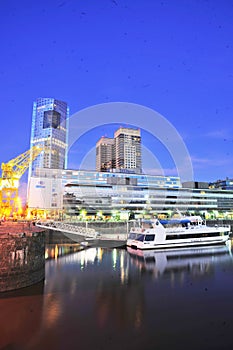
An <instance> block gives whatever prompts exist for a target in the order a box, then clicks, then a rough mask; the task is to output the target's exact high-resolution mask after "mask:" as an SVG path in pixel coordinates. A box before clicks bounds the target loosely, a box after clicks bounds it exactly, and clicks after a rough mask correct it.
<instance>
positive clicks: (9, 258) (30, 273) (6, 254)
mask: <svg viewBox="0 0 233 350" xmlns="http://www.w3.org/2000/svg"><path fill="white" fill-rule="evenodd" d="M2 229H3V227H1V230H0V292H5V291H10V290H15V289H19V288H24V287H28V286H30V285H33V284H35V283H38V282H40V281H42V280H43V279H44V277H45V257H44V256H45V234H44V232H42V231H36V230H35V229H33V230H30V231H27V230H25V228H24V230H20V228H19V227H17V228H16V226H15V225H14V226H13V228H12V227H10V226H9V225H5V224H4V231H5V232H6V233H4V232H2ZM18 231H21V232H18Z"/></svg>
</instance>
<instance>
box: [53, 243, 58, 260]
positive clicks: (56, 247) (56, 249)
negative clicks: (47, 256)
mask: <svg viewBox="0 0 233 350" xmlns="http://www.w3.org/2000/svg"><path fill="white" fill-rule="evenodd" d="M57 257H58V246H57V244H56V246H55V253H54V258H55V260H57Z"/></svg>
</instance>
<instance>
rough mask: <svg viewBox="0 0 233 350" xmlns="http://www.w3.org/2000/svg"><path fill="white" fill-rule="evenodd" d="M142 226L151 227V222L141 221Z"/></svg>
mask: <svg viewBox="0 0 233 350" xmlns="http://www.w3.org/2000/svg"><path fill="white" fill-rule="evenodd" d="M142 228H145V229H147V228H153V224H152V222H150V221H148V222H143V223H142Z"/></svg>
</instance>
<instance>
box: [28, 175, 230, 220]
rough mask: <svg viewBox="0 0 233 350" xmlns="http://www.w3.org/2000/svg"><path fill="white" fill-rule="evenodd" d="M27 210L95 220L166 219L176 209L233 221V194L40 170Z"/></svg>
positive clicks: (165, 181) (148, 179)
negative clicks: (230, 217)
mask: <svg viewBox="0 0 233 350" xmlns="http://www.w3.org/2000/svg"><path fill="white" fill-rule="evenodd" d="M28 205H29V208H31V209H33V208H41V209H43V208H44V209H45V208H46V209H57V210H62V211H63V212H64V214H65V217H68V218H69V217H70V218H71V217H73V218H74V217H77V216H79V214H80V211H82V210H85V212H86V213H87V214H88V215H93V216H95V215H96V214H97V213H99V212H102V213H103V215H106V216H110V215H112V213H113V212H116V211H117V212H121V213H131V212H133V213H137V214H143V213H146V212H147V213H150V214H162V213H164V214H167V213H169V212H171V211H175V210H177V209H178V210H180V211H181V212H186V211H191V212H200V213H205V214H208V213H210V212H211V213H213V215H215V214H216V213H217V212H218V211H219V212H223V211H225V212H227V213H228V214H229V215H231V213H232V215H233V191H223V190H220V189H200V188H183V187H182V186H181V183H180V178H179V177H173V176H170V177H169V176H154V175H145V174H125V173H113V172H95V171H85V170H52V169H51V170H50V169H40V170H39V172H38V174H37V176H35V177H33V178H32V186H31V188H30V193H29V200H28ZM214 213H215V214H214ZM211 215H212V214H211Z"/></svg>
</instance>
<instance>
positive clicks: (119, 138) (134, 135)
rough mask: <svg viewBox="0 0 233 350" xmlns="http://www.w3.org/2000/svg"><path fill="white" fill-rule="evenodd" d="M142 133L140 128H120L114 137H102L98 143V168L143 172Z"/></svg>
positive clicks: (102, 169) (98, 169)
mask: <svg viewBox="0 0 233 350" xmlns="http://www.w3.org/2000/svg"><path fill="white" fill-rule="evenodd" d="M141 168H142V162H141V133H140V130H139V129H132V128H123V127H121V128H119V129H118V130H117V131H116V132H115V133H114V138H107V137H102V138H101V139H100V140H99V141H98V142H97V143H96V170H97V171H116V172H126V173H137V174H140V173H141Z"/></svg>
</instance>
